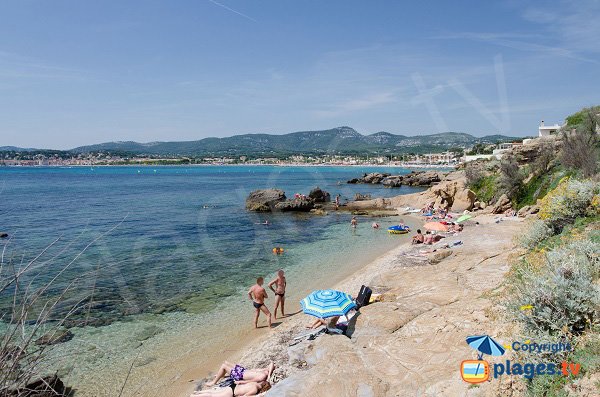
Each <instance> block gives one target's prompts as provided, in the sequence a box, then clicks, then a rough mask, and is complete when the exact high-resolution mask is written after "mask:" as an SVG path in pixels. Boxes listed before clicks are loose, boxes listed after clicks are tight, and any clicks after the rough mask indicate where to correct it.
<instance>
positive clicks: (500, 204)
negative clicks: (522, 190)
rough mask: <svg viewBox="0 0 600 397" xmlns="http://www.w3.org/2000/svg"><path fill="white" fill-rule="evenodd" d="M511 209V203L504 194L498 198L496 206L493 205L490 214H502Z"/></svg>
mask: <svg viewBox="0 0 600 397" xmlns="http://www.w3.org/2000/svg"><path fill="white" fill-rule="evenodd" d="M511 208H512V203H511V202H510V199H509V198H508V196H507V195H506V194H503V195H502V196H500V198H499V199H498V201H496V204H494V208H493V209H492V214H502V213H504V212H505V211H507V210H509V209H511Z"/></svg>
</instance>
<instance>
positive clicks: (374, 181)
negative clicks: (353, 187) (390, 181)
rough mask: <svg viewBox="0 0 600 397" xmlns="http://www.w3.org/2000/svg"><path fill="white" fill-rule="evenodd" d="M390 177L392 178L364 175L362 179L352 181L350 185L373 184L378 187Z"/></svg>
mask: <svg viewBox="0 0 600 397" xmlns="http://www.w3.org/2000/svg"><path fill="white" fill-rule="evenodd" d="M388 176H390V174H383V173H380V172H371V173H370V174H364V175H363V176H362V177H361V178H354V179H350V180H349V181H348V183H371V184H375V185H376V184H378V183H381V181H383V180H384V179H385V178H387V177H388Z"/></svg>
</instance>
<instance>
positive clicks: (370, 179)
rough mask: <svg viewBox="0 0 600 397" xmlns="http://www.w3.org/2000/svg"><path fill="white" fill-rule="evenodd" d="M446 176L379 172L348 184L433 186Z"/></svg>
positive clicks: (416, 172) (427, 172)
mask: <svg viewBox="0 0 600 397" xmlns="http://www.w3.org/2000/svg"><path fill="white" fill-rule="evenodd" d="M445 175H446V174H445V173H442V172H437V171H413V172H411V173H410V174H404V175H390V174H383V173H379V172H373V173H370V174H364V175H363V176H362V178H354V179H351V180H349V181H348V183H370V184H379V183H381V184H383V185H384V186H385V187H400V186H402V185H407V186H431V185H433V184H434V183H437V182H440V181H441V180H442V178H444V176H445Z"/></svg>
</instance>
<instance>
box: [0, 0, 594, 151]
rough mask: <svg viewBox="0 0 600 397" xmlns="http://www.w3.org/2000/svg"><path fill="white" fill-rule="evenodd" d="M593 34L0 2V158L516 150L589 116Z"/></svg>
mask: <svg viewBox="0 0 600 397" xmlns="http://www.w3.org/2000/svg"><path fill="white" fill-rule="evenodd" d="M599 20H600V1H586V0H582V1H560V2H531V3H528V2H524V1H509V2H488V1H480V2H474V1H469V2H466V1H465V2H463V1H453V2H447V1H438V2H433V1H419V2H404V1H368V2H367V1H352V0H343V1H309V0H306V1H291V0H273V1H271V0H261V1H258V0H257V1H250V0H245V1H238V0H214V1H213V0H190V1H176V0H172V1H151V0H144V1H122V0H121V1H108V0H107V1H97V2H94V1H91V0H90V1H87V0H85V1H82V0H73V1H64V0H53V1H42V0H36V1H33V0H19V1H5V0H0V146H3V145H16V146H25V147H48V148H60V149H64V148H72V147H75V146H79V145H84V144H90V143H98V142H105V141H112V140H135V141H141V142H148V141H156V140H193V139H200V138H204V137H208V136H230V135H234V134H240V133H255V132H266V133H286V132H293V131H303V130H314V129H326V128H331V127H336V126H342V125H348V126H351V127H354V128H355V129H357V130H358V131H359V132H361V133H363V134H368V133H373V132H377V131H389V132H392V133H398V134H407V135H416V134H427V133H435V132H443V131H461V132H467V133H471V134H473V135H485V134H493V133H502V134H509V135H517V136H519V135H531V134H535V133H536V132H537V124H538V122H539V120H541V119H544V120H546V121H547V122H550V123H553V122H560V121H562V119H563V118H564V117H565V116H566V115H568V114H570V113H572V112H574V111H576V110H578V109H580V108H581V107H583V106H589V105H593V104H599V103H600V98H599V95H598V94H599V91H598V87H600V73H598V70H599V67H600V23H598V21H599Z"/></svg>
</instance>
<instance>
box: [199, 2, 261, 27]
mask: <svg viewBox="0 0 600 397" xmlns="http://www.w3.org/2000/svg"><path fill="white" fill-rule="evenodd" d="M208 1H210V2H211V3H213V4H214V5H217V6H219V7H221V8H224V9H226V10H227V11H231V12H233V13H235V14H238V15H239V16H241V17H244V18H246V19H249V20H251V21H252V22H258V21H257V20H256V19H254V18H252V17H251V16H249V15H246V14H244V13H243V12H239V11H237V10H234V9H233V8H231V7H227V6H226V5H225V4H222V3H219V2H218V1H215V0H208Z"/></svg>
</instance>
